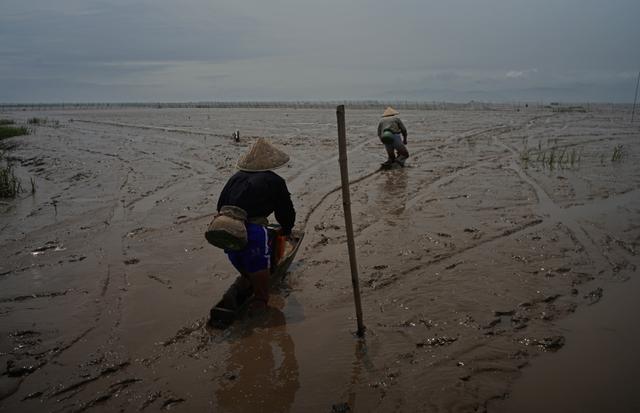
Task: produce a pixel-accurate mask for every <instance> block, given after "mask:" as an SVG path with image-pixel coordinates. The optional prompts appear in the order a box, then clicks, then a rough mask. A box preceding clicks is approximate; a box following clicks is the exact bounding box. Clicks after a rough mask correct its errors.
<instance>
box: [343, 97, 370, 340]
mask: <svg viewBox="0 0 640 413" xmlns="http://www.w3.org/2000/svg"><path fill="white" fill-rule="evenodd" d="M336 115H337V116H338V162H339V163H340V178H341V179H342V208H343V209H344V224H345V227H346V229H347V246H348V248H349V264H350V265H351V284H352V285H353V299H354V301H355V303H356V317H357V319H358V337H363V336H364V324H363V323H362V304H361V302H360V282H359V281H358V263H357V261H356V244H355V242H354V239H353V222H352V219H351V196H350V195H349V170H348V168H347V132H346V128H345V120H344V105H340V106H338V107H337V108H336Z"/></svg>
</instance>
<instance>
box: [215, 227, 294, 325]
mask: <svg viewBox="0 0 640 413" xmlns="http://www.w3.org/2000/svg"><path fill="white" fill-rule="evenodd" d="M278 228H279V226H277V225H269V226H268V227H267V230H268V231H269V238H270V239H272V240H273V241H274V244H275V243H276V242H277V241H276V240H277V238H276V237H275V236H276V233H277V231H278ZM303 238H304V232H302V231H295V230H294V231H292V232H291V237H290V238H289V241H288V245H286V247H285V250H284V255H283V256H282V257H281V258H280V260H279V261H278V262H276V259H275V258H276V257H275V254H276V251H277V250H278V246H277V245H273V248H272V256H271V258H272V259H271V278H270V279H269V286H270V287H271V288H273V286H274V285H276V284H278V283H279V282H280V281H281V280H282V278H284V276H285V275H286V274H287V270H288V269H289V266H290V265H291V263H292V262H293V259H294V258H295V256H296V253H297V252H298V249H299V248H300V244H302V239H303ZM236 281H237V280H236ZM251 297H252V293H251V291H249V292H248V293H245V294H242V292H241V291H239V289H238V286H237V282H234V283H233V284H232V285H231V286H230V287H229V289H228V290H227V292H225V293H224V295H223V296H222V299H221V300H220V301H219V302H218V304H216V305H215V306H213V308H211V311H210V313H209V325H210V326H211V327H213V328H219V329H224V328H227V327H228V326H229V325H231V324H232V323H233V321H234V320H236V319H237V318H238V317H239V316H241V315H242V314H243V313H244V311H245V310H246V309H247V307H248V305H249V301H251Z"/></svg>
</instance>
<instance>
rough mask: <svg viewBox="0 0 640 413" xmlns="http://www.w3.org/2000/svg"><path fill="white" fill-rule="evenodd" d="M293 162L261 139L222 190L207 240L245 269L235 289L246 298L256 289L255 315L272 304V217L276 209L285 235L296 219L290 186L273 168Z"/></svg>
mask: <svg viewBox="0 0 640 413" xmlns="http://www.w3.org/2000/svg"><path fill="white" fill-rule="evenodd" d="M287 162H289V156H288V155H287V154H285V153H284V152H282V151H281V150H279V149H278V148H276V147H274V146H273V145H271V144H270V143H269V142H268V141H267V140H266V139H264V138H259V139H258V140H256V141H255V142H254V144H253V145H252V146H251V147H250V148H249V150H248V151H247V153H245V154H244V155H243V156H241V157H240V159H239V160H238V163H237V168H238V169H239V171H238V172H236V173H235V174H234V175H233V176H232V177H231V178H230V179H229V181H228V182H227V183H226V185H225V186H224V188H223V189H222V193H221V194H220V198H219V199H218V206H217V210H218V215H217V216H216V218H214V220H213V221H212V222H211V224H210V225H209V228H208V230H207V233H206V237H207V240H208V241H209V242H210V243H211V244H213V245H216V246H218V247H221V248H224V251H225V253H226V254H227V256H228V257H229V260H230V261H231V263H232V264H233V266H234V267H235V268H236V269H237V270H238V272H240V277H238V279H237V280H236V282H235V284H234V286H233V287H234V288H231V290H235V293H236V294H237V295H238V296H240V297H242V296H243V295H244V296H245V297H246V296H247V295H250V294H251V292H253V298H252V300H251V302H250V303H249V313H250V314H257V313H261V312H264V310H266V308H267V303H268V302H269V278H270V275H271V273H270V272H271V271H270V268H271V248H272V246H271V245H270V242H269V236H268V233H267V228H266V225H267V223H268V222H267V217H268V216H269V215H271V214H272V213H274V215H275V219H276V221H278V223H279V224H280V226H281V227H282V229H281V234H280V235H285V236H288V235H290V234H291V229H292V228H293V225H294V222H295V218H296V213H295V209H294V207H293V203H292V202H291V194H290V193H289V190H288V188H287V184H286V183H285V181H284V179H283V178H282V177H280V176H279V175H277V174H276V173H274V172H273V170H274V169H277V168H280V167H282V166H284V165H285V164H286V163H287ZM226 298H227V297H225V299H226ZM232 299H235V298H232Z"/></svg>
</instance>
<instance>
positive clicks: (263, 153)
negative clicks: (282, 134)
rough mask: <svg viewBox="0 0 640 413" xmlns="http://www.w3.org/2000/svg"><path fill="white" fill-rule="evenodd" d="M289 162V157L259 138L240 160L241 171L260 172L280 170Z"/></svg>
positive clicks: (238, 165)
mask: <svg viewBox="0 0 640 413" xmlns="http://www.w3.org/2000/svg"><path fill="white" fill-rule="evenodd" d="M287 162H289V155H287V154H286V153H284V152H282V151H281V150H280V149H278V148H276V147H275V146H273V145H272V144H271V143H269V141H268V140H266V139H265V138H258V140H256V141H255V142H254V143H253V145H251V147H250V148H249V150H248V151H247V153H245V154H244V155H242V156H241V157H240V159H238V164H237V167H238V169H240V170H241V171H247V172H260V171H270V170H272V169H277V168H280V167H281V166H284V165H285V164H286V163H287Z"/></svg>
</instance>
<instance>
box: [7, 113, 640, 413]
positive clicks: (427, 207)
mask: <svg viewBox="0 0 640 413" xmlns="http://www.w3.org/2000/svg"><path fill="white" fill-rule="evenodd" d="M379 113H381V110H351V109H349V108H347V137H348V139H349V171H350V176H351V201H352V211H353V218H354V231H355V235H356V248H357V253H358V263H359V270H360V284H361V290H362V302H363V311H364V321H365V325H366V326H367V335H366V340H364V341H362V340H358V339H356V338H355V337H354V336H353V332H354V331H355V328H356V326H355V324H356V323H355V319H354V314H355V311H354V308H353V300H352V290H351V280H350V270H349V261H348V255H347V248H346V237H345V231H344V220H343V215H342V201H341V197H340V188H339V184H340V177H339V170H338V159H337V142H336V136H337V128H336V118H335V111H333V110H320V109H287V108H278V109H239V108H235V109H151V108H135V109H101V110H98V109H75V110H68V111H64V110H48V111H41V112H36V111H15V112H10V113H3V114H2V116H3V117H10V118H13V119H15V120H18V121H21V120H26V119H27V118H31V117H34V116H37V117H42V118H47V119H51V120H57V121H59V123H57V124H56V123H54V122H50V123H46V124H44V125H39V126H36V127H35V133H34V134H32V135H29V136H26V137H20V138H12V139H11V140H10V143H11V144H13V145H14V148H13V150H12V151H11V153H10V155H11V156H12V157H13V158H14V159H15V161H16V165H17V168H18V173H19V175H20V176H21V177H22V178H23V181H25V182H29V178H30V177H33V178H34V180H35V185H36V192H35V194H33V195H31V194H23V196H22V197H21V198H20V199H19V200H14V201H9V200H2V202H1V203H0V230H1V232H0V245H1V248H2V249H1V251H2V252H1V254H2V260H1V261H0V326H1V327H0V369H2V375H1V376H0V409H1V410H2V411H21V412H30V411H34V412H35V411H51V412H58V411H59V412H63V411H64V412H69V411H75V412H80V411H90V410H96V411H132V412H133V411H158V410H178V411H223V412H224V411H228V412H242V411H283V412H284V411H362V412H366V411H406V412H411V411H430V412H442V411H452V412H469V411H491V406H492V405H493V404H492V402H493V401H495V400H498V399H502V398H505V397H507V396H508V395H509V393H510V391H511V389H512V386H513V383H514V382H515V381H516V380H517V379H518V378H519V377H521V376H522V375H523V374H524V375H526V368H525V367H526V366H527V365H528V364H529V363H530V361H531V360H532V359H533V358H535V357H538V356H543V357H544V355H545V354H547V353H550V352H557V351H560V352H562V351H563V350H565V347H566V346H565V344H566V338H565V336H564V334H563V330H562V328H560V327H559V325H558V322H559V321H561V320H563V319H564V318H565V317H567V316H568V315H570V314H572V313H574V312H577V313H579V312H580V311H581V310H583V309H585V308H591V306H594V307H593V308H597V307H598V306H599V305H601V303H600V301H601V299H602V297H606V295H607V291H608V290H609V289H610V287H611V285H612V283H615V284H616V285H617V284H619V283H621V282H622V283H623V282H624V281H625V280H628V279H630V278H632V277H634V276H635V274H636V272H637V266H638V264H639V259H638V256H637V252H638V248H639V243H640V214H639V209H640V202H639V201H640V190H639V188H640V167H639V166H638V165H640V162H639V160H640V159H639V156H640V154H639V145H640V144H639V143H638V142H639V139H638V138H640V127H639V126H638V124H636V125H635V126H632V125H631V124H630V123H629V122H628V113H624V112H621V111H615V110H611V108H609V107H602V108H598V107H592V108H591V110H590V111H589V112H587V113H555V112H551V111H547V110H542V109H535V110H534V109H530V110H525V111H520V112H514V111H506V110H476V111H471V110H469V111H463V110H437V111H436V110H429V111H425V110H404V111H402V112H401V117H402V119H403V121H404V122H405V124H406V125H407V128H408V129H409V133H410V135H409V146H408V149H409V151H410V153H411V157H410V158H409V160H408V161H407V167H406V168H403V169H397V170H389V171H379V170H378V167H379V165H380V162H382V161H383V160H384V158H385V154H384V148H383V147H382V146H381V145H380V144H379V143H378V141H377V139H376V138H375V136H374V134H375V128H376V126H377V121H378V119H379ZM235 130H240V133H241V139H240V141H239V142H235V141H234V140H233V139H232V133H233V132H234V131H235ZM259 136H264V137H267V138H269V139H271V140H272V141H273V142H275V143H276V144H278V145H279V146H281V147H282V148H283V149H285V150H286V151H287V152H288V153H289V154H290V155H291V159H292V160H291V162H290V164H289V166H288V167H286V168H283V169H281V170H279V171H278V172H279V173H280V174H281V175H282V176H283V177H285V178H286V179H287V182H288V185H289V189H290V191H291V192H292V195H293V200H294V204H295V206H296V208H297V211H298V219H297V227H298V228H304V229H305V230H306V236H305V239H304V242H303V245H302V247H301V249H300V251H299V252H298V254H297V258H296V262H295V263H294V265H293V266H292V267H291V268H290V273H289V274H288V276H287V277H286V279H285V281H284V283H283V284H282V285H280V286H279V288H278V289H277V290H276V291H274V292H273V294H272V302H271V305H272V308H271V310H270V312H269V313H268V314H267V315H265V316H264V317H262V318H259V319H242V320H239V322H237V323H235V324H234V325H233V326H232V327H231V328H230V329H228V330H226V331H216V332H213V333H210V332H209V331H208V330H207V329H206V328H205V322H206V317H207V316H208V311H209V308H210V307H211V306H212V305H213V304H215V303H216V302H217V301H218V300H219V299H220V297H221V296H222V294H223V293H224V291H225V290H226V288H227V287H228V286H229V285H230V284H231V283H232V282H233V280H234V278H235V274H234V271H233V269H232V267H231V265H230V264H229V263H228V262H227V260H226V258H225V257H224V254H223V253H222V252H221V251H219V250H217V249H215V248H214V247H212V246H210V245H208V244H207V243H206V241H205V239H204V236H203V232H204V229H205V227H206V225H207V224H208V221H209V220H210V218H211V214H212V213H213V212H214V209H215V202H216V200H217V196H218V193H219V191H220V190H221V188H222V186H223V185H224V183H225V182H226V179H227V178H228V177H229V176H230V175H231V174H232V173H233V172H234V165H235V161H236V159H237V157H238V156H239V155H240V154H241V153H242V152H243V151H244V150H245V149H246V148H247V147H248V146H249V144H250V143H251V142H252V139H253V138H256V137H259ZM620 145H622V146H620ZM616 153H621V154H622V156H620V157H616V156H615V154H616ZM613 158H615V159H613ZM559 159H560V160H559ZM572 348H573V350H572V351H580V349H579V346H576V345H573V346H572Z"/></svg>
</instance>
